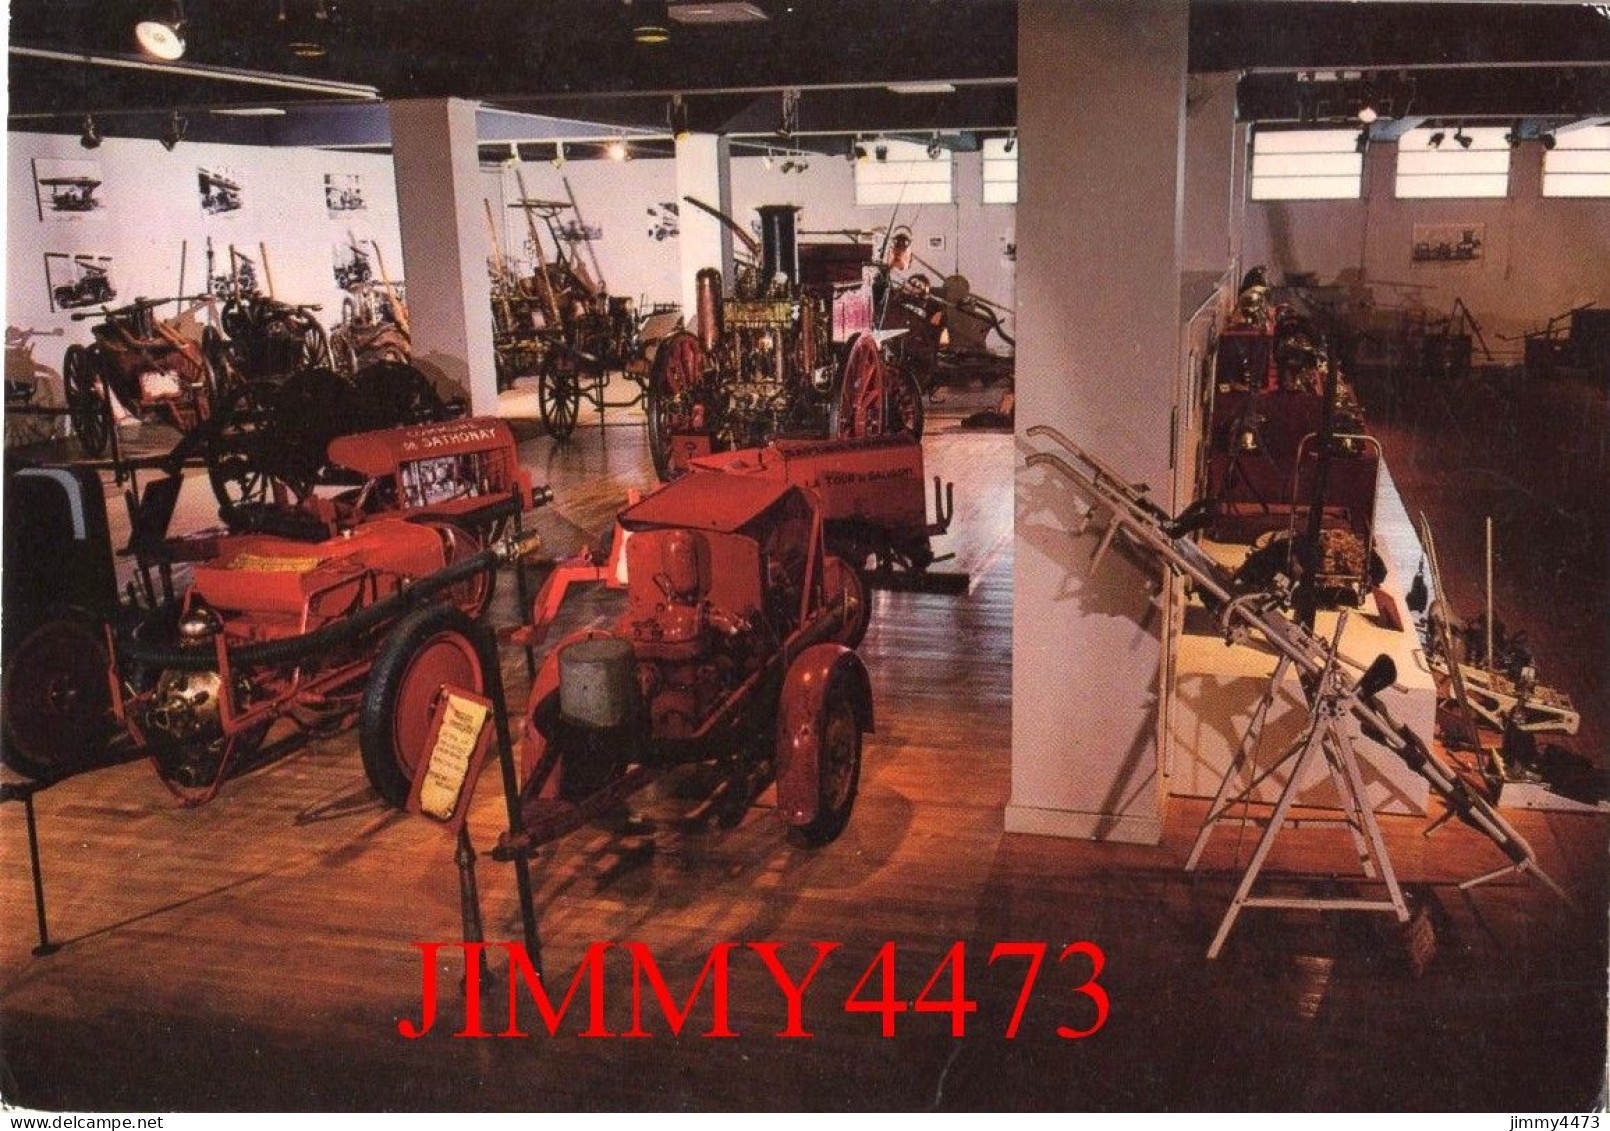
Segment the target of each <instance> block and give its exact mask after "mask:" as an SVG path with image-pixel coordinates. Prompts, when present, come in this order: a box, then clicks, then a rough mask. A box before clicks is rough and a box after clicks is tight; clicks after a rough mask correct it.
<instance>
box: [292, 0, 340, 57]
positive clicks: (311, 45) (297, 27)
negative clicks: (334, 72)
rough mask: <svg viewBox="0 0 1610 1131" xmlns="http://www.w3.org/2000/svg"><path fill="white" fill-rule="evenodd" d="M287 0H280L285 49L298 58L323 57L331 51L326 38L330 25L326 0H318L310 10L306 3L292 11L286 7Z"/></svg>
mask: <svg viewBox="0 0 1610 1131" xmlns="http://www.w3.org/2000/svg"><path fill="white" fill-rule="evenodd" d="M286 4H287V0H280V5H279V30H280V36H281V38H283V39H284V40H285V49H286V50H287V51H289V52H290V53H291V54H292V55H295V56H296V57H297V58H298V59H322V58H324V57H325V56H326V55H328V54H329V53H330V49H329V48H328V47H326V46H325V43H324V38H325V34H326V31H327V29H328V28H329V26H330V9H329V8H328V7H326V5H325V0H316V2H315V3H314V5H313V8H312V9H311V10H309V9H308V8H307V6H306V4H305V2H304V3H302V4H300V5H299V6H298V8H297V10H296V11H295V12H294V13H292V12H290V11H287V9H286Z"/></svg>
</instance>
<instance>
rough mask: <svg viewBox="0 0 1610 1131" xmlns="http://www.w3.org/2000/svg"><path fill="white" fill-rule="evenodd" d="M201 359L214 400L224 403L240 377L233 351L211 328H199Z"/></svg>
mask: <svg viewBox="0 0 1610 1131" xmlns="http://www.w3.org/2000/svg"><path fill="white" fill-rule="evenodd" d="M201 359H202V361H203V362H204V363H205V364H206V366H207V383H208V385H209V386H210V388H211V389H212V394H213V398H214V400H215V401H216V402H222V401H224V400H225V399H226V398H228V396H229V394H230V393H231V392H232V391H233V390H234V388H235V386H236V385H238V384H239V383H240V380H241V375H240V370H239V368H238V367H237V366H236V365H235V355H234V351H232V350H231V349H230V348H229V343H228V342H227V341H225V340H224V336H223V335H222V334H220V333H219V332H218V330H217V329H215V328H214V327H212V326H203V327H202V328H201Z"/></svg>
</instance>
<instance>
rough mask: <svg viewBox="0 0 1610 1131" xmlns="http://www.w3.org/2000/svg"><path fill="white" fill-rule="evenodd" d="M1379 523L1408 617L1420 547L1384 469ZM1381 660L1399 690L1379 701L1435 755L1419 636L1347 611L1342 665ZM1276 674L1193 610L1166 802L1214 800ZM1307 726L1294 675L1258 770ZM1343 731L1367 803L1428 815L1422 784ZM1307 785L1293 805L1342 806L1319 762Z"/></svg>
mask: <svg viewBox="0 0 1610 1131" xmlns="http://www.w3.org/2000/svg"><path fill="white" fill-rule="evenodd" d="M1375 515H1376V526H1375V539H1374V541H1375V548H1376V551H1377V552H1378V553H1379V554H1380V555H1381V558H1382V560H1383V561H1384V562H1385V563H1386V580H1385V581H1384V582H1383V583H1382V585H1381V590H1382V591H1384V592H1385V593H1386V594H1388V596H1389V597H1390V599H1391V600H1392V601H1393V602H1395V603H1396V606H1397V609H1398V610H1403V609H1404V608H1405V607H1406V606H1405V603H1404V595H1405V593H1406V591H1407V589H1408V587H1409V583H1410V581H1411V579H1412V578H1413V576H1414V570H1415V569H1416V567H1417V566H1418V563H1419V541H1418V539H1417V538H1416V537H1415V534H1414V527H1413V524H1412V523H1411V522H1410V521H1409V516H1408V513H1407V512H1406V511H1405V510H1404V507H1403V501H1402V499H1401V498H1400V497H1399V496H1398V492H1397V488H1396V487H1395V486H1394V484H1393V482H1392V477H1391V475H1390V473H1389V472H1388V470H1387V468H1386V466H1385V465H1384V464H1383V465H1382V466H1381V475H1380V479H1379V480H1378V481H1377V486H1376V500H1375ZM1202 546H1203V548H1204V549H1205V550H1207V551H1208V553H1209V554H1211V555H1212V556H1213V557H1215V558H1216V559H1218V560H1220V561H1223V562H1225V563H1226V564H1228V565H1231V566H1234V565H1237V564H1239V561H1240V559H1241V558H1242V557H1243V556H1244V555H1245V554H1246V552H1247V547H1245V546H1238V545H1229V544H1224V543H1214V542H1207V541H1204V542H1203V543H1202ZM1338 615H1339V614H1337V613H1335V612H1321V613H1320V614H1319V618H1318V622H1317V624H1316V626H1315V630H1316V632H1317V633H1318V634H1319V635H1320V636H1322V637H1324V638H1326V639H1330V638H1331V637H1332V635H1333V634H1334V633H1335V631H1336V621H1337V617H1338ZM1382 653H1385V654H1387V655H1389V656H1391V657H1392V662H1393V663H1394V664H1395V665H1396V666H1397V673H1398V675H1397V682H1396V683H1395V684H1394V685H1393V686H1392V687H1391V688H1389V689H1387V690H1386V691H1384V692H1382V694H1381V698H1382V700H1383V702H1385V703H1386V705H1387V706H1388V707H1389V708H1390V710H1391V712H1392V714H1393V716H1394V717H1396V718H1397V719H1398V720H1399V721H1401V722H1402V723H1404V724H1405V725H1406V726H1408V727H1409V728H1410V729H1412V730H1413V731H1414V732H1415V733H1416V734H1417V735H1418V736H1419V737H1420V738H1421V739H1422V740H1424V741H1425V743H1426V744H1427V745H1428V746H1429V745H1430V744H1431V741H1432V738H1433V734H1434V731H1435V725H1436V706H1437V695H1436V687H1435V683H1434V681H1433V677H1432V674H1431V671H1430V669H1429V667H1428V666H1427V664H1426V661H1425V654H1424V652H1423V650H1422V649H1421V647H1420V640H1419V636H1418V634H1417V633H1416V632H1415V630H1414V627H1413V625H1412V624H1411V623H1409V622H1408V621H1407V619H1406V614H1405V615H1404V618H1403V624H1402V627H1401V628H1398V627H1396V626H1395V624H1394V623H1393V621H1392V618H1391V617H1390V616H1387V615H1384V614H1383V611H1382V610H1381V609H1380V608H1378V607H1377V604H1376V598H1375V597H1374V596H1371V597H1367V598H1366V599H1365V602H1364V604H1363V606H1362V607H1360V608H1358V609H1354V610H1351V611H1350V612H1349V615H1348V618H1347V630H1346V633H1345V635H1344V636H1343V639H1342V656H1343V658H1344V661H1345V662H1346V663H1348V664H1349V665H1350V667H1351V668H1352V670H1353V671H1354V672H1355V673H1356V672H1361V671H1363V669H1364V668H1366V667H1367V666H1369V664H1370V663H1371V661H1373V660H1374V659H1375V658H1376V656H1378V655H1380V654H1382ZM1274 671H1275V656H1274V655H1273V654H1272V653H1271V652H1269V651H1268V650H1266V649H1264V648H1261V647H1258V646H1255V645H1240V644H1238V645H1227V644H1226V643H1225V642H1224V638H1223V636H1222V635H1221V633H1220V631H1219V628H1218V624H1217V622H1216V620H1215V618H1214V617H1213V616H1211V615H1210V614H1209V613H1208V612H1207V610H1206V609H1204V608H1202V607H1200V606H1197V605H1193V606H1192V607H1190V608H1189V609H1188V610H1187V613H1186V618H1185V630H1184V633H1183V634H1182V635H1181V637H1180V640H1179V642H1178V651H1177V655H1176V660H1175V685H1174V711H1173V714H1172V719H1171V724H1170V734H1169V738H1170V748H1171V756H1170V759H1169V766H1168V768H1167V772H1168V784H1167V788H1168V792H1169V793H1170V794H1174V795H1179V796H1185V797H1212V796H1213V795H1214V793H1215V791H1217V789H1218V787H1219V783H1220V781H1221V780H1223V778H1224V775H1225V773H1226V772H1227V771H1228V769H1229V767H1230V764H1231V760H1232V759H1233V758H1234V756H1235V752H1236V749H1237V748H1238V746H1239V745H1240V743H1241V740H1242V736H1243V735H1245V734H1246V732H1247V728H1248V726H1249V725H1251V723H1252V719H1253V716H1254V714H1255V712H1256V711H1257V709H1258V704H1259V702H1260V700H1261V699H1262V698H1263V696H1264V694H1265V692H1266V691H1267V690H1268V688H1269V681H1270V679H1271V678H1272V677H1273V675H1274ZM1307 721H1308V710H1307V706H1306V704H1305V703H1304V700H1303V695H1302V689H1301V687H1300V686H1299V685H1298V683H1297V678H1296V676H1295V675H1294V674H1290V673H1288V675H1287V677H1286V678H1285V679H1284V680H1282V682H1281V686H1280V688H1279V690H1278V692H1277V694H1276V697H1275V701H1274V704H1273V705H1272V707H1271V708H1270V712H1269V719H1268V721H1267V723H1266V724H1265V726H1264V730H1263V735H1262V739H1261V741H1260V742H1259V745H1258V749H1257V752H1256V756H1255V759H1254V761H1255V763H1256V764H1257V765H1259V766H1268V765H1270V764H1271V763H1272V762H1273V761H1274V760H1275V759H1276V758H1277V757H1278V756H1279V755H1280V753H1281V752H1282V751H1283V750H1284V749H1285V748H1286V747H1287V746H1289V745H1290V744H1291V743H1292V742H1293V741H1295V740H1296V739H1297V738H1298V736H1299V735H1300V734H1301V733H1302V731H1303V728H1304V727H1305V725H1306V724H1307ZM1345 725H1346V726H1347V728H1348V731H1349V733H1350V734H1352V735H1353V736H1354V737H1355V746H1356V748H1357V750H1358V752H1359V761H1360V764H1361V766H1362V768H1363V771H1364V782H1365V790H1366V794H1367V796H1368V799H1369V801H1370V804H1371V805H1372V806H1373V807H1374V808H1375V809H1376V810H1377V811H1378V812H1382V813H1402V814H1413V815H1416V816H1421V815H1424V813H1425V812H1426V797H1427V794H1428V788H1427V785H1426V781H1425V779H1424V778H1422V777H1420V775H1418V774H1416V773H1414V772H1413V771H1412V770H1410V769H1409V767H1408V766H1407V765H1405V764H1404V763H1403V762H1402V761H1401V760H1399V759H1398V758H1397V757H1396V756H1395V755H1393V754H1391V753H1390V752H1388V751H1387V750H1384V749H1383V748H1381V747H1380V746H1378V745H1376V744H1375V743H1373V742H1370V741H1368V740H1366V739H1362V738H1358V737H1357V728H1356V726H1355V725H1354V724H1353V722H1352V720H1351V719H1349V720H1345ZM1305 777H1307V778H1309V779H1311V780H1308V781H1304V782H1303V783H1301V785H1300V786H1299V792H1298V795H1297V804H1299V805H1310V806H1317V807H1322V808H1336V807H1337V806H1338V798H1337V796H1336V791H1335V789H1334V788H1333V787H1332V785H1331V781H1330V776H1329V774H1328V773H1327V772H1326V770H1325V767H1324V765H1323V764H1322V763H1317V762H1316V763H1314V764H1312V766H1311V767H1310V772H1309V773H1308V774H1306V775H1305ZM1285 783H1286V779H1285V777H1284V775H1283V774H1281V773H1276V774H1271V775H1270V776H1269V777H1268V778H1267V779H1266V780H1264V781H1263V782H1261V783H1260V784H1259V786H1258V787H1257V788H1256V789H1255V790H1254V791H1253V793H1252V797H1253V798H1254V799H1255V800H1258V801H1264V802H1268V803H1270V804H1273V803H1274V802H1275V801H1276V800H1277V799H1278V797H1279V795H1280V791H1281V789H1282V788H1284V786H1285Z"/></svg>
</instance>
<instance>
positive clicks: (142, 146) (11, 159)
mask: <svg viewBox="0 0 1610 1131" xmlns="http://www.w3.org/2000/svg"><path fill="white" fill-rule="evenodd" d="M41 157H42V158H45V159H47V160H48V159H66V160H73V161H81V160H88V161H94V162H97V163H99V165H100V167H101V175H102V177H103V179H104V183H103V184H102V185H101V186H100V188H99V189H97V190H96V196H97V197H98V198H99V199H101V200H102V202H103V207H101V208H100V209H97V210H96V211H94V212H91V213H87V214H84V215H83V216H82V217H80V218H77V219H73V220H46V221H41V220H40V219H39V210H38V205H37V204H36V202H35V196H34V176H33V164H32V162H33V160H34V159H35V158H41ZM6 160H7V193H8V196H7V201H6V233H7V244H8V247H7V251H6V324H7V325H9V326H19V327H23V328H26V329H34V330H45V331H48V330H50V329H52V328H55V327H60V328H62V329H63V331H64V333H63V334H62V336H61V337H59V338H42V339H39V340H38V342H37V344H36V347H35V357H36V358H37V360H39V361H40V362H42V363H43V364H45V365H47V366H49V367H50V368H52V369H55V370H58V371H59V370H60V368H61V359H62V355H63V354H64V353H65V352H66V349H67V346H68V345H70V344H73V343H75V342H77V343H88V342H89V341H90V332H89V324H88V323H87V322H74V321H72V320H71V318H70V317H69V313H70V312H67V311H58V312H55V313H52V312H51V310H50V301H49V295H48V292H47V289H46V285H45V260H44V256H45V253H46V252H67V253H85V254H90V255H110V256H112V257H113V266H112V280H113V284H114V285H115V286H116V288H117V298H116V299H115V300H114V301H115V302H119V303H121V302H126V301H128V300H130V299H133V298H135V297H137V296H145V297H151V298H162V297H168V296H171V295H173V294H175V292H176V289H177V288H178V285H179V254H180V247H181V244H183V243H185V242H186V241H188V255H187V259H186V265H185V288H186V290H187V291H188V292H189V293H191V294H196V293H199V292H200V291H201V290H202V289H203V288H204V286H205V284H204V281H203V275H204V274H205V266H204V263H205V256H206V243H207V237H208V236H211V237H212V241H213V250H214V254H215V256H216V257H217V263H218V268H217V269H218V270H219V271H223V270H225V269H226V268H225V265H226V264H227V263H228V254H229V252H228V249H229V245H230V244H231V243H233V244H234V245H235V246H236V247H237V248H239V249H240V250H241V251H242V252H244V253H245V254H247V255H250V256H251V257H252V258H253V259H254V260H260V259H261V255H260V253H259V251H258V246H257V245H258V243H259V242H263V243H266V244H267V246H268V260H269V266H270V268H271V269H272V274H273V280H274V293H275V296H276V297H278V298H280V299H283V300H285V301H288V302H308V303H320V304H322V305H323V308H324V309H323V311H322V312H321V314H320V317H321V318H322V320H323V321H324V323H325V324H326V325H333V324H334V323H335V322H337V321H338V320H339V319H340V316H341V315H340V311H341V298H342V292H341V290H340V289H339V288H338V287H337V286H336V285H335V278H334V276H333V274H332V273H331V247H332V246H333V245H334V244H337V243H341V242H344V241H345V240H346V238H347V234H348V232H351V233H352V234H353V235H355V236H356V237H357V238H358V239H359V240H360V241H367V240H370V239H374V240H378V241H379V243H380V247H381V251H382V253H383V254H384V256H385V261H386V267H387V269H388V270H389V271H391V272H393V273H395V274H400V273H401V269H402V268H401V264H402V249H401V245H400V243H399V240H398V235H397V200H396V186H395V184H394V183H393V180H392V166H391V158H390V157H387V156H377V155H374V154H360V153H338V152H333V151H325V150H317V149H269V148H264V147H262V146H240V145H213V144H191V143H188V142H182V143H180V145H179V146H178V147H177V148H175V149H174V150H173V151H172V152H168V151H166V150H164V149H163V148H162V147H161V146H160V145H159V144H157V143H156V142H155V141H150V140H140V139H130V138H107V139H106V140H105V141H104V142H103V143H102V144H101V147H100V148H99V149H95V150H86V149H84V148H82V147H81V146H80V145H79V144H78V138H77V137H63V136H57V135H50V134H30V133H11V134H9V135H8V154H7V157H6ZM197 166H207V167H209V168H212V167H216V166H223V167H227V168H232V169H233V170H234V171H235V172H236V173H237V174H239V180H240V181H241V183H242V185H243V186H244V193H243V201H244V204H243V207H242V208H241V209H240V210H239V211H237V212H231V213H226V214H222V215H215V216H209V215H208V214H207V213H205V212H203V211H202V208H201V198H200V194H199V193H198V191H197V182H196V169H197ZM326 173H357V174H360V175H361V176H362V178H363V190H364V195H365V197H366V199H367V202H368V207H367V209H365V210H363V211H358V212H347V213H342V214H340V215H339V216H338V217H337V218H335V219H332V218H331V217H330V214H329V213H328V212H327V211H326V209H325V203H324V175H325V174H326ZM259 282H260V283H261V282H262V279H261V276H259ZM164 309H165V312H167V313H171V312H172V310H173V308H172V307H167V308H164Z"/></svg>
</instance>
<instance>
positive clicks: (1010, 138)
mask: <svg viewBox="0 0 1610 1131" xmlns="http://www.w3.org/2000/svg"><path fill="white" fill-rule="evenodd" d="M1016 148H1017V135H1016V134H1008V135H1007V138H1006V144H1005V145H1003V146H1001V151H1002V152H1003V153H1010V152H1012V150H1014V149H1016Z"/></svg>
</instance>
